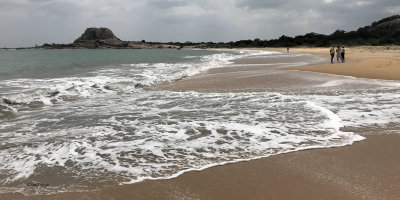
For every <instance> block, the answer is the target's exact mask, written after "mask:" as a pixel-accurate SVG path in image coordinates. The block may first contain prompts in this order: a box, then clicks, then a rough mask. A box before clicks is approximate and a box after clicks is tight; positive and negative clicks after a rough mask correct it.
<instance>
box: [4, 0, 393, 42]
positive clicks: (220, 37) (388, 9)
mask: <svg viewBox="0 0 400 200" xmlns="http://www.w3.org/2000/svg"><path fill="white" fill-rule="evenodd" d="M394 14H400V1H399V0H0V47H21V46H33V45H35V44H38V45H41V44H43V43H46V42H47V43H71V42H73V40H75V39H76V38H78V37H79V36H80V35H81V34H82V33H83V32H84V30H85V29H86V28H87V27H108V28H110V29H111V30H112V31H113V32H114V34H115V35H116V36H117V37H119V38H120V39H122V40H130V41H138V40H142V39H144V40H147V41H163V42H166V41H181V42H185V41H197V42H198V41H214V42H218V41H224V42H227V41H236V40H240V39H255V38H260V39H272V38H277V37H279V36H281V35H288V36H296V35H299V34H304V33H308V32H317V33H324V34H330V33H332V32H333V31H335V30H337V29H343V30H346V31H350V30H354V29H357V28H359V27H361V26H366V25H369V24H370V23H371V22H373V21H377V20H379V19H381V18H384V17H388V16H391V15H394Z"/></svg>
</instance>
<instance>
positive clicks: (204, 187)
mask: <svg viewBox="0 0 400 200" xmlns="http://www.w3.org/2000/svg"><path fill="white" fill-rule="evenodd" d="M373 49H374V48H347V54H346V55H347V58H348V62H347V63H344V64H342V63H340V64H332V65H331V64H325V65H313V66H305V67H296V68H295V69H296V70H306V71H315V72H324V73H334V74H343V75H350V76H356V77H366V78H381V79H396V80H398V79H400V73H399V71H398V70H399V68H400V65H399V59H398V55H399V50H388V51H387V50H380V51H375V50H373ZM291 51H299V52H300V51H301V52H310V53H315V54H319V55H324V56H329V55H325V53H326V52H327V49H291ZM374 51H375V52H374ZM298 73H304V75H306V74H307V73H308V72H298ZM297 75H298V74H297ZM266 76H267V73H265V71H264V69H263V66H258V65H257V66H252V67H246V68H221V69H215V70H211V71H209V72H207V73H204V74H201V75H198V76H195V77H193V78H189V79H187V80H181V81H177V82H175V83H172V84H168V85H163V86H160V87H158V88H155V89H165V90H207V91H219V90H225V91H236V90H244V91H250V90H263V88H264V90H265V87H271V84H273V82H274V81H268V80H266V78H265V77H266ZM290 77H291V76H290V74H289V76H286V77H285V78H286V79H287V80H285V81H284V82H286V83H285V84H286V85H279V84H278V85H276V86H274V87H278V88H279V87H288V85H289V86H290V87H295V86H296V85H302V86H307V84H315V83H309V82H307V81H305V80H303V82H298V81H301V80H300V79H296V78H297V77H298V76H293V77H292V78H293V80H290ZM279 78H280V77H279V76H278V77H276V79H279ZM366 137H367V140H365V141H361V142H357V143H355V144H353V145H351V146H346V147H339V148H329V149H315V150H306V151H299V152H294V153H288V154H282V155H277V156H272V157H268V158H264V159H258V160H253V161H249V162H240V163H235V164H229V165H224V166H216V167H212V168H209V169H206V170H203V171H198V172H188V173H185V174H183V175H181V176H179V177H178V178H174V179H170V180H160V181H145V182H141V183H136V184H131V185H124V186H117V187H112V188H108V189H102V190H99V191H94V192H82V193H62V194H58V195H50V196H31V197H24V196H22V195H21V194H12V195H4V194H3V195H0V199H2V200H8V199H22V200H23V199H116V200H118V199H121V200H122V199H146V200H147V199H220V200H223V199H227V200H228V199H229V200H232V199H240V200H242V199H274V200H293V199H296V200H303V199H304V200H313V199H327V200H330V199H332V200H337V199H341V200H347V199H349V200H353V199H354V200H359V199H371V200H381V199H382V200H399V199H400V159H399V153H400V134H396V135H378V133H376V135H373V134H372V135H371V134H370V133H369V135H368V136H366Z"/></svg>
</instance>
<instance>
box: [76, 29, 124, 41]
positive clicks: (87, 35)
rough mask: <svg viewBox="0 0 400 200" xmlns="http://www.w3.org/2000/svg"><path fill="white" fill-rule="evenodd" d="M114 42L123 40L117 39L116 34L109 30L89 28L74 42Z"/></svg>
mask: <svg viewBox="0 0 400 200" xmlns="http://www.w3.org/2000/svg"><path fill="white" fill-rule="evenodd" d="M99 40H100V41H102V40H103V41H114V42H120V41H121V40H120V39H119V38H117V37H116V36H115V35H114V33H113V32H112V31H111V30H110V29H108V28H87V29H86V31H85V32H84V33H83V34H82V36H81V37H79V38H78V39H76V40H75V41H74V43H75V44H77V43H90V42H96V41H99Z"/></svg>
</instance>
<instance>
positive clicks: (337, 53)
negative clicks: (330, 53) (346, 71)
mask: <svg viewBox="0 0 400 200" xmlns="http://www.w3.org/2000/svg"><path fill="white" fill-rule="evenodd" d="M336 59H337V62H339V60H342V56H341V50H340V46H337V47H336Z"/></svg>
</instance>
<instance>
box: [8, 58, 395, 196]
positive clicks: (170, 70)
mask: <svg viewBox="0 0 400 200" xmlns="http://www.w3.org/2000/svg"><path fill="white" fill-rule="evenodd" d="M282 56H286V57H293V56H304V55H303V54H296V53H293V54H290V55H287V54H283V53H279V52H269V51H250V50H221V51H211V50H181V51H177V50H18V51H9V50H7V51H6V50H0V192H1V193H7V192H21V193H24V194H26V195H34V194H50V193H55V192H60V191H81V190H90V189H93V188H94V187H101V186H105V185H113V184H121V183H134V182H139V181H142V180H145V179H164V178H171V177H176V176H178V175H179V174H182V173H184V172H186V171H190V170H194V169H204V168H207V167H210V166H215V165H219V164H224V163H231V162H238V161H244V160H250V159H256V158H260V157H266V156H270V155H275V154H280V153H285V152H291V151H299V150H303V149H311V148H326V147H336V146H344V145H349V144H352V143H353V142H355V141H359V140H363V139H364V138H363V137H362V136H360V135H358V134H357V133H359V132H361V131H362V132H365V131H366V130H368V131H374V130H377V131H380V132H382V133H386V132H396V131H398V130H400V126H399V124H400V82H397V81H379V80H367V79H355V78H349V77H347V78H343V77H341V78H337V79H335V80H326V81H325V82H324V83H323V84H319V85H316V86H315V87H316V88H319V90H318V92H313V93H298V92H297V93H290V92H282V93H280V92H272V91H268V90H267V89H266V91H265V92H238V93H231V92H224V93H212V92H208V93H201V92H190V91H189V92H168V91H148V90H146V89H145V88H147V87H151V86H154V85H157V84H162V83H167V82H171V81H174V80H179V79H182V78H185V77H188V76H193V75H195V74H198V73H200V72H202V71H205V70H207V69H211V68H218V67H223V66H228V65H230V64H231V61H232V60H233V59H237V58H243V57H267V58H268V57H269V58H271V59H272V58H276V57H282ZM313 61H315V60H312V59H311V60H310V62H313ZM289 64H290V65H299V63H289ZM301 64H307V63H301ZM276 65H282V64H276ZM285 65H288V63H285ZM232 66H234V65H232ZM271 73H272V71H271ZM282 73H284V72H282ZM314 78H315V77H314ZM282 81H284V80H282ZM343 85H348V87H346V89H340V88H341V87H338V86H343ZM353 85H363V86H364V87H362V88H361V89H360V88H359V87H353ZM325 88H326V89H325ZM349 88H350V89H349ZM352 88H353V89H352ZM33 183H36V184H39V185H40V184H42V186H40V187H32V186H31V185H32V184H33Z"/></svg>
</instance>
